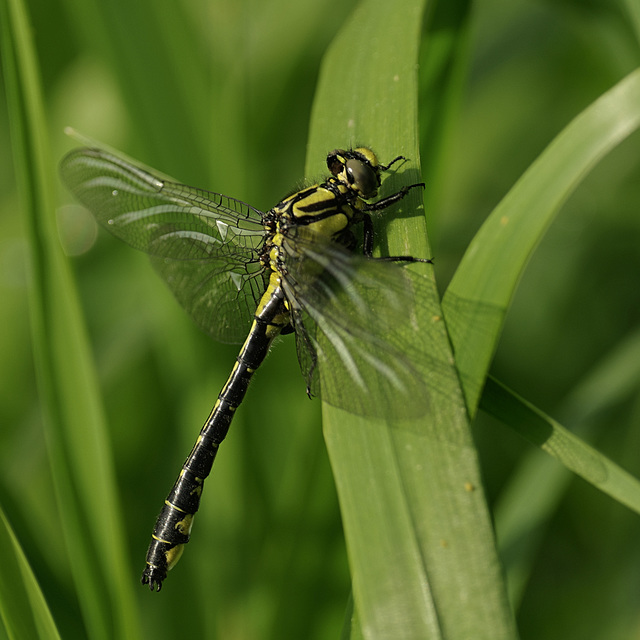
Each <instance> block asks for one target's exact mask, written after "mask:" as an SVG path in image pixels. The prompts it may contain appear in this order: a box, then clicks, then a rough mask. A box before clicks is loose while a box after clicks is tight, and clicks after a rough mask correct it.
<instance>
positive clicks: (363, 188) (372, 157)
mask: <svg viewBox="0 0 640 640" xmlns="http://www.w3.org/2000/svg"><path fill="white" fill-rule="evenodd" d="M327 167H328V168H329V171H331V173H332V175H333V176H334V177H335V178H337V179H338V180H339V181H340V182H342V183H343V184H344V185H346V186H347V187H348V188H349V190H350V191H353V192H354V193H355V194H356V195H357V196H359V197H360V198H363V199H365V200H368V199H369V198H374V197H375V196H376V195H378V188H379V187H380V168H381V167H380V165H379V164H378V158H377V157H376V154H375V153H374V152H373V151H371V149H367V148H366V147H360V148H358V149H349V150H347V151H345V150H343V149H336V150H335V151H332V152H331V153H330V154H329V155H328V156H327Z"/></svg>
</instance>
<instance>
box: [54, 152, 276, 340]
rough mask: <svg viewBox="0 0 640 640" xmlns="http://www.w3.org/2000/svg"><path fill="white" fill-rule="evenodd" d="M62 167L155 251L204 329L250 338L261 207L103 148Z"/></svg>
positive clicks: (89, 198) (110, 219)
mask: <svg viewBox="0 0 640 640" xmlns="http://www.w3.org/2000/svg"><path fill="white" fill-rule="evenodd" d="M60 170H61V174H62V178H63V180H64V182H65V183H66V184H67V186H68V187H69V189H70V190H71V191H72V192H73V193H74V194H75V196H76V197H77V198H78V199H79V200H80V202H81V203H82V204H84V205H85V206H86V207H87V208H88V209H89V210H90V211H91V212H92V213H93V214H94V216H95V217H96V219H97V220H98V222H100V223H101V224H102V225H103V226H104V227H105V228H106V229H107V230H108V231H110V232H111V233H112V234H113V235H114V236H116V237H118V238H120V239H121V240H123V241H124V242H126V243H127V244H129V245H131V246H132V247H134V248H136V249H139V250H141V251H144V252H145V253H148V254H149V255H151V256H152V257H153V263H154V266H155V267H156V269H157V270H158V271H159V273H160V274H161V275H162V277H163V278H164V279H165V280H166V282H167V284H168V285H169V287H170V288H171V290H172V291H173V293H174V295H175V296H176V298H177V299H178V301H179V302H180V303H181V304H182V305H183V306H184V307H185V309H186V310H187V311H188V312H189V313H190V314H191V315H192V316H193V318H194V320H195V321H196V322H197V324H198V325H199V326H200V327H201V328H202V329H204V330H205V331H206V332H207V333H209V334H210V335H211V336H212V337H213V338H215V339H217V340H220V341H223V342H238V341H241V340H242V339H244V337H245V335H246V330H247V329H248V327H249V325H250V321H251V318H252V316H253V311H254V309H255V304H256V300H258V299H259V297H260V294H261V292H262V291H263V290H264V289H263V286H264V282H263V277H262V273H261V268H260V265H259V263H258V262H257V261H258V255H259V251H260V248H261V246H262V243H263V240H264V235H265V230H264V227H263V225H262V217H263V214H262V213H261V212H260V211H259V210H257V209H255V208H253V207H251V206H249V205H247V204H246V203H244V202H241V201H239V200H236V199H234V198H229V197H228V196H224V195H222V194H218V193H212V192H208V191H204V190H201V189H195V188H193V187H188V186H186V185H181V184H178V183H175V182H171V181H169V180H165V179H163V178H161V177H159V176H157V175H154V174H153V173H152V172H150V171H149V170H147V169H143V168H142V167H139V166H136V165H134V164H132V163H131V162H128V161H127V160H124V159H123V158H120V157H119V156H117V155H114V154H112V153H110V152H108V151H105V150H103V149H78V150H75V151H72V152H71V153H69V154H68V155H67V156H66V157H65V158H64V159H63V161H62V163H61V169H60Z"/></svg>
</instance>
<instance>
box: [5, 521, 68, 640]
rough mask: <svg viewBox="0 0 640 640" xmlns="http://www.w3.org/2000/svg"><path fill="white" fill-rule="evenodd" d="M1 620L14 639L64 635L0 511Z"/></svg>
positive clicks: (50, 637) (48, 637)
mask: <svg viewBox="0 0 640 640" xmlns="http://www.w3.org/2000/svg"><path fill="white" fill-rule="evenodd" d="M0 565H1V566H2V571H0V619H2V622H3V623H4V626H5V630H6V632H7V635H8V636H9V637H10V638H19V639H21V638H41V639H42V640H45V639H51V640H56V639H57V638H60V634H59V633H58V630H57V629H56V625H55V622H54V621H53V617H52V616H51V612H50V611H49V608H48V607H47V603H46V602H45V599H44V596H43V594H42V591H41V590H40V586H39V585H38V582H37V580H36V578H35V576H34V575H33V571H32V570H31V567H30V566H29V562H28V560H27V558H26V556H25V554H24V551H23V550H22V548H21V546H20V543H19V542H18V540H17V538H16V536H15V534H14V532H13V531H12V529H11V526H10V525H9V523H8V522H7V519H6V516H5V514H4V512H3V511H2V509H0Z"/></svg>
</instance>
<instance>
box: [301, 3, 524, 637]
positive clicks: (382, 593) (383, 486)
mask: <svg viewBox="0 0 640 640" xmlns="http://www.w3.org/2000/svg"><path fill="white" fill-rule="evenodd" d="M423 11H424V4H423V3H421V2H413V1H409V0H404V1H402V2H400V3H388V2H384V1H376V2H368V3H363V4H362V5H360V6H359V8H358V9H357V10H356V11H355V12H354V14H353V15H352V16H351V19H350V20H349V22H348V23H347V24H346V25H345V26H344V28H343V29H342V31H341V33H340V34H339V36H338V37H337V38H336V40H335V41H334V43H333V45H332V47H331V49H330V50H329V52H328V53H327V55H326V57H325V60H324V64H323V67H322V71H321V78H320V83H319V88H318V91H317V94H316V100H315V103H314V113H313V118H312V124H311V131H310V143H309V149H308V158H309V162H308V165H307V173H308V174H309V175H315V174H316V173H317V172H318V171H319V170H320V167H319V164H318V158H322V157H323V155H324V154H326V152H327V151H329V150H331V148H333V147H344V146H346V145H349V144H354V143H358V144H367V145H371V146H373V147H374V149H375V150H376V152H377V153H378V155H379V157H380V158H381V160H382V161H383V162H385V161H387V160H388V159H390V158H393V157H395V156H396V155H397V154H399V153H401V154H403V155H405V156H407V157H408V158H410V160H411V163H410V164H409V163H407V165H406V167H410V168H409V169H406V168H405V167H403V171H402V172H401V176H393V178H392V177H389V178H388V180H387V184H386V186H385V194H386V193H387V191H386V189H389V192H391V191H392V189H394V188H395V189H397V188H398V186H399V185H400V184H406V183H408V182H417V181H419V172H418V165H417V161H418V142H417V141H418V135H417V75H416V66H417V61H418V48H419V45H420V42H421V25H422V18H423ZM412 196H413V197H412ZM412 196H410V197H407V198H406V199H405V201H403V204H402V209H403V211H405V212H412V211H415V210H418V209H419V206H420V203H419V201H418V198H417V197H415V196H417V194H412ZM385 223H386V225H385V231H386V233H385V234H384V240H383V241H382V244H383V247H382V251H383V252H384V253H388V254H395V255H398V254H411V255H418V256H426V255H428V245H427V242H426V233H425V224H424V219H423V218H422V217H421V216H414V217H412V218H411V219H409V220H402V222H400V221H399V220H395V221H393V222H389V221H388V220H387V219H385ZM378 246H380V245H379V244H378ZM417 278H419V276H417ZM416 281H418V280H416ZM420 282H421V283H422V286H420V287H418V288H419V291H420V296H419V298H418V299H416V307H419V311H418V314H419V316H420V317H419V320H418V322H419V326H420V329H419V330H416V331H414V332H413V333H411V332H409V334H407V335H403V336H402V337H403V339H404V340H406V344H407V353H408V354H409V355H411V353H423V352H425V351H428V352H429V353H430V356H431V362H436V363H437V367H436V371H435V372H434V370H433V369H432V368H430V367H429V368H428V367H427V365H426V364H425V363H423V364H422V369H421V373H422V375H424V376H425V382H426V384H427V386H428V387H430V388H431V389H433V394H432V395H433V397H432V398H431V408H430V413H429V414H428V416H427V417H426V418H425V419H424V420H420V421H416V422H413V423H411V424H407V423H406V422H405V423H402V424H394V423H388V424H387V423H382V422H381V421H376V420H373V421H369V422H367V421H364V420H362V419H358V418H356V417H354V416H352V415H350V414H347V413H342V412H339V411H336V410H333V409H331V408H329V407H327V406H325V407H324V418H325V422H324V432H325V439H326V442H327V447H328V449H329V455H330V458H331V464H332V467H333V471H334V475H335V479H336V484H337V487H338V493H339V498H340V503H341V510H342V516H343V523H344V527H345V533H346V537H347V546H348V551H349V558H350V564H351V571H352V578H353V595H354V601H355V608H356V610H357V616H358V621H359V624H360V629H361V632H362V635H363V637H365V638H368V639H373V638H394V639H396V638H420V639H423V638H470V637H473V638H478V639H480V638H491V639H492V640H493V639H496V638H513V637H515V635H516V632H515V625H514V622H513V618H512V615H511V611H510V609H509V606H508V603H507V597H506V589H505V587H504V583H503V580H502V576H501V569H500V565H499V562H498V559H497V555H496V550H495V545H494V539H493V532H492V528H491V522H490V517H489V514H488V512H487V507H486V503H485V500H484V495H483V491H482V489H481V483H480V477H479V472H478V467H477V459H476V454H475V450H474V448H473V444H472V442H471V436H470V433H469V429H468V421H467V415H466V412H465V406H464V401H463V398H462V394H461V392H460V388H459V383H458V379H457V375H456V372H455V370H454V368H453V366H452V364H451V363H452V358H451V353H450V350H449V343H448V337H447V335H446V332H445V331H444V328H443V325H442V322H441V321H440V318H441V313H440V312H439V302H438V297H437V293H436V290H435V286H434V283H433V280H432V279H431V278H427V277H422V278H421V280H420ZM344 384H345V385H348V384H349V380H345V382H344Z"/></svg>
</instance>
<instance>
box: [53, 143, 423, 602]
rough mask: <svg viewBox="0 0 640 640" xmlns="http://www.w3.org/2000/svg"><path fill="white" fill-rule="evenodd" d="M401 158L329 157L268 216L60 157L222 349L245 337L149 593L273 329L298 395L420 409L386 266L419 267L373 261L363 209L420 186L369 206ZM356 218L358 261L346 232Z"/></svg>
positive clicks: (156, 534)
mask: <svg viewBox="0 0 640 640" xmlns="http://www.w3.org/2000/svg"><path fill="white" fill-rule="evenodd" d="M402 160H404V158H403V157H402V156H398V157H397V158H394V159H393V160H391V162H389V163H388V164H387V165H383V164H380V163H379V162H378V159H377V157H376V155H375V154H374V153H373V151H371V150H370V149H368V148H357V149H349V150H335V151H332V152H331V153H329V154H328V156H327V167H328V169H329V172H330V174H331V175H330V176H329V177H328V178H327V179H326V180H325V181H324V182H322V183H320V184H316V185H313V186H310V187H307V188H304V189H302V190H300V191H297V192H296V193H294V194H292V195H290V196H288V197H287V198H285V199H284V200H282V201H281V202H279V203H278V204H277V205H276V206H275V207H273V208H272V209H270V210H269V211H267V212H262V211H260V210H258V209H256V208H254V207H252V206H250V205H248V204H245V203H244V202H241V201H239V200H236V199H235V198H230V197H229V196H225V195H222V194H219V193H212V192H209V191H204V190H201V189H195V188H192V187H188V186H185V185H182V184H178V183H176V182H172V181H170V180H166V179H164V178H162V177H159V176H158V175H155V174H154V173H153V172H152V171H150V170H148V169H146V168H143V167H141V166H139V165H136V164H134V163H132V162H130V161H128V160H125V159H124V158H122V157H120V156H119V155H116V154H115V153H112V152H110V151H106V150H104V149H99V148H82V149H77V150H74V151H72V152H71V153H69V154H68V155H67V156H66V157H65V158H64V159H63V160H62V163H61V174H62V178H63V180H64V182H65V183H66V184H67V186H68V187H69V189H70V190H71V191H72V192H73V193H74V194H75V196H76V197H77V198H78V199H79V200H80V202H81V203H83V204H84V205H85V206H86V207H87V208H88V209H89V210H91V212H92V213H93V214H94V215H95V217H96V218H97V220H98V221H99V222H100V223H101V224H102V225H103V226H104V227H105V228H106V229H108V230H109V231H110V232H111V233H112V234H113V235H115V236H116V237H118V238H120V239H121V240H124V241H125V242H126V243H128V244H129V245H131V246H132V247H134V248H136V249H140V250H141V251H144V252H146V253H147V254H149V255H150V256H151V258H152V262H153V265H154V267H155V268H156V269H157V270H158V272H159V273H160V275H161V276H162V277H163V278H164V280H165V281H166V283H167V284H168V285H169V287H170V289H171V290H172V292H173V293H174V295H175V296H176V298H177V299H178V301H179V302H180V303H181V304H182V305H183V306H184V308H185V309H186V310H187V311H188V312H189V313H190V314H191V316H192V317H193V318H194V320H195V321H196V323H197V324H198V325H199V326H200V327H201V328H202V329H204V331H206V332H207V333H209V334H210V335H211V336H212V337H213V338H214V339H216V340H218V341H221V342H238V343H240V342H242V341H243V340H244V344H243V346H242V348H241V350H240V353H239V355H238V357H237V361H236V363H235V365H234V366H233V369H232V371H231V375H230V376H229V379H228V380H227V382H226V384H225V385H224V387H223V388H222V391H221V392H220V394H219V396H218V400H217V401H216V403H215V406H214V407H213V410H212V411H211V414H210V415H209V417H208V418H207V420H206V422H205V423H204V426H203V427H202V430H201V431H200V435H199V436H198V439H197V441H196V443H195V445H194V447H193V449H192V451H191V453H190V454H189V457H188V458H187V460H186V462H185V463H184V465H183V467H182V470H181V471H180V475H179V477H178V479H177V481H176V482H175V484H174V486H173V489H172V490H171V492H170V493H169V495H168V497H167V499H166V500H165V503H164V506H163V508H162V511H161V513H160V515H159V516H158V519H157V521H156V524H155V527H154V530H153V535H152V540H151V543H150V545H149V550H148V552H147V560H146V567H145V569H144V572H143V574H142V582H143V584H148V585H149V587H150V588H151V590H152V591H153V590H154V589H156V588H157V590H158V591H159V590H160V588H161V587H162V583H163V581H164V579H165V578H166V576H167V571H168V570H169V569H171V568H172V567H173V566H174V565H175V564H176V562H177V561H178V560H179V558H180V555H181V554H182V551H183V548H184V545H185V544H186V543H187V542H188V541H189V537H190V532H191V526H192V522H193V517H194V514H195V513H196V511H197V510H198V507H199V504H200V497H201V493H202V488H203V483H204V481H205V479H206V478H207V476H208V475H209V473H210V471H211V467H212V465H213V461H214V459H215V456H216V453H217V451H218V447H219V446H220V443H221V442H222V441H223V440H224V438H225V436H226V435H227V431H228V430H229V425H230V423H231V420H232V419H233V416H234V414H235V412H236V409H237V408H238V406H239V405H240V403H241V402H242V400H243V398H244V395H245V393H246V391H247V387H248V385H249V381H250V380H251V378H252V376H253V374H254V372H255V371H256V369H257V368H258V367H259V366H260V364H261V363H262V361H263V360H264V358H265V356H266V355H267V352H268V350H269V348H270V346H271V344H272V342H273V340H274V338H276V336H278V335H279V334H286V333H293V332H295V336H296V344H297V351H298V359H299V362H300V365H301V368H302V372H303V375H304V376H305V378H306V382H307V393H308V395H309V396H312V395H316V394H321V396H322V399H323V400H325V401H327V402H329V403H330V404H333V405H335V406H338V407H340V408H343V409H346V410H348V411H350V412H353V413H356V414H359V415H366V416H374V417H380V416H386V415H388V414H389V413H390V412H393V413H398V412H399V413H400V414H401V415H406V416H411V415H412V414H414V413H417V414H418V415H420V414H421V412H422V398H423V397H424V389H423V388H422V386H421V383H420V381H419V376H418V375H417V374H416V372H415V370H414V369H413V367H412V365H411V361H410V359H408V358H407V357H406V354H405V353H403V345H402V341H401V340H399V339H398V338H397V336H398V335H399V333H400V328H401V327H403V326H404V327H406V326H408V325H410V323H411V304H412V295H413V294H412V280H411V279H410V278H408V277H406V275H407V274H406V270H405V269H403V268H402V267H400V266H398V265H394V264H389V263H393V262H395V263H409V262H430V260H426V259H420V258H413V257H411V256H393V257H385V258H373V257H372V252H373V223H372V220H371V216H370V214H371V213H375V212H381V211H383V210H384V209H386V208H388V207H389V206H391V205H393V204H394V203H397V202H399V201H400V200H402V199H403V198H404V197H405V196H406V194H407V193H408V192H409V191H410V190H411V189H414V188H417V187H423V186H424V185H423V184H422V183H420V184H411V185H409V186H405V187H403V188H402V189H400V191H398V192H397V193H394V194H392V195H389V196H388V197H386V198H383V199H381V200H378V201H377V202H369V200H372V199H374V198H375V197H376V196H377V194H378V189H379V188H380V185H381V173H382V172H385V171H388V170H389V169H390V167H391V166H392V165H395V164H396V163H399V162H400V161H402ZM359 223H361V224H362V226H363V251H362V253H361V254H358V253H356V251H355V249H356V247H357V245H358V242H357V239H356V236H355V235H354V233H353V227H354V225H356V224H359ZM345 373H346V375H347V379H348V380H350V384H349V385H345V384H344V380H345Z"/></svg>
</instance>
